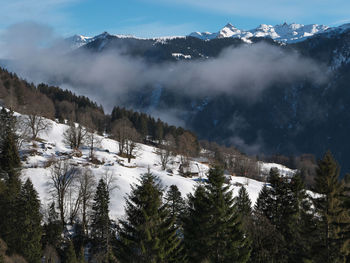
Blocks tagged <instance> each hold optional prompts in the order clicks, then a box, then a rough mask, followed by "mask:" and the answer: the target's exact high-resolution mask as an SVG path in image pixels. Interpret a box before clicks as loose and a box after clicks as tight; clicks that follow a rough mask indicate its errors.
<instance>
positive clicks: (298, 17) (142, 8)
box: [0, 0, 350, 37]
mask: <svg viewBox="0 0 350 263" xmlns="http://www.w3.org/2000/svg"><path fill="white" fill-rule="evenodd" d="M0 6H1V8H0V31H3V30H5V29H6V28H7V27H8V26H10V25H11V24H15V23H20V22H24V21H34V22H39V23H42V24H45V25H48V26H51V27H52V28H53V29H54V30H55V32H57V33H58V34H61V35H64V36H69V35H72V34H75V33H77V34H83V35H96V34H98V33H101V32H103V31H108V32H110V33H114V34H132V35H136V36H140V37H153V36H166V35H185V34H188V33H190V32H193V31H211V32H213V31H218V30H219V29H220V28H221V27H223V26H224V25H225V24H226V23H227V22H231V23H232V24H234V25H235V26H237V27H239V28H243V29H251V28H254V27H256V26H258V25H259V24H262V23H264V24H272V25H275V24H279V23H283V22H288V23H291V22H296V23H303V24H311V23H317V24H326V25H330V26H336V25H340V24H343V23H347V22H350V13H349V12H348V11H349V10H350V1H349V0H332V1H331V0H293V1H290V0H243V1H242V0H239V1H238V0H99V1H98V0H0Z"/></svg>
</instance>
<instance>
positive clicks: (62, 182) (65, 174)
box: [49, 160, 79, 226]
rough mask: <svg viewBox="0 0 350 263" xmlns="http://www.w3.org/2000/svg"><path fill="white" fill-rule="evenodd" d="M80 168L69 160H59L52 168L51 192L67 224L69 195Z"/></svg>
mask: <svg viewBox="0 0 350 263" xmlns="http://www.w3.org/2000/svg"><path fill="white" fill-rule="evenodd" d="M78 174H79V169H78V168H76V167H73V166H72V165H70V164H69V162H68V160H59V161H57V162H56V163H55V164H54V165H53V167H52V168H51V173H50V181H49V186H50V192H51V194H52V195H53V197H54V198H55V199H56V200H57V205H58V209H59V212H60V219H61V222H62V225H63V226H64V225H65V217H66V212H67V197H68V195H69V194H70V191H69V190H70V187H71V186H72V184H73V183H74V181H75V180H76V179H77V176H78Z"/></svg>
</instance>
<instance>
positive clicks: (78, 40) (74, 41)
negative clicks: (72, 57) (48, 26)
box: [66, 35, 94, 49]
mask: <svg viewBox="0 0 350 263" xmlns="http://www.w3.org/2000/svg"><path fill="white" fill-rule="evenodd" d="M93 39H94V38H93V37H86V36H82V35H74V36H71V37H69V38H66V41H67V43H68V44H69V45H70V46H71V47H72V48H73V49H75V48H79V47H81V46H84V45H85V44H87V43H90V42H91V41H93Z"/></svg>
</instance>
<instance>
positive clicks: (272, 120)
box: [48, 24, 350, 172]
mask: <svg viewBox="0 0 350 263" xmlns="http://www.w3.org/2000/svg"><path fill="white" fill-rule="evenodd" d="M67 41H69V43H70V45H71V46H72V48H73V49H74V52H71V53H70V54H69V56H72V57H73V56H74V54H79V52H80V51H84V52H83V53H84V54H86V55H87V56H89V54H90V53H89V52H91V54H93V56H94V57H96V56H97V57H98V56H99V54H107V55H111V56H112V57H110V59H113V56H114V54H120V51H121V52H122V55H126V56H127V58H128V59H129V58H134V57H135V58H142V61H145V63H149V65H168V64H167V63H168V62H176V61H179V60H180V61H182V62H183V63H178V64H177V63H174V64H169V65H180V66H181V65H183V66H185V67H186V65H187V62H191V61H192V62H195V63H194V64H195V65H200V63H198V64H197V61H198V62H202V61H205V60H207V59H213V60H215V58H222V57H223V56H226V55H227V52H226V53H225V50H237V51H236V52H240V51H241V50H242V49H239V48H240V47H253V46H254V45H256V44H257V43H264V45H262V47H266V49H269V48H270V47H271V46H272V47H278V48H279V49H278V50H282V52H281V54H286V53H293V54H297V56H298V57H300V58H302V59H306V60H312V61H313V62H314V63H315V64H317V65H322V70H324V72H323V74H324V75H327V76H328V79H327V81H326V83H312V82H310V81H307V80H304V79H298V80H295V81H294V80H293V82H292V83H285V82H274V83H273V84H272V85H271V86H269V87H267V88H264V90H263V91H262V93H261V94H259V97H258V99H257V100H255V101H254V102H253V103H252V102H250V101H247V100H243V99H242V98H239V97H237V96H233V95H230V94H225V93H215V94H208V93H206V92H197V93H196V94H190V93H186V92H184V91H190V90H193V89H194V90H195V89H196V88H197V86H201V85H202V84H203V80H201V79H197V78H195V77H194V78H193V79H194V84H193V83H192V84H183V83H184V82H181V80H182V78H183V75H181V74H178V75H176V76H173V79H176V80H179V82H174V81H172V82H171V83H167V82H166V80H170V78H169V79H167V78H165V79H164V77H163V76H161V75H156V77H157V76H158V77H159V79H160V80H161V81H163V82H161V81H158V79H155V80H154V82H152V83H147V84H146V83H142V82H141V81H139V82H137V83H136V84H135V87H131V85H132V84H129V83H128V85H130V86H128V89H129V90H130V91H132V92H128V94H127V95H125V97H121V96H118V98H117V97H116V98H115V101H116V102H117V101H118V103H120V104H122V105H121V106H125V107H128V108H132V109H135V110H139V111H142V112H146V113H150V114H152V113H154V112H157V113H163V114H164V115H166V114H168V115H169V114H172V115H174V116H171V117H174V118H172V120H173V119H176V120H181V124H183V125H184V126H185V127H186V128H188V129H191V130H193V131H194V132H196V134H198V136H199V138H200V139H208V140H211V141H217V142H220V143H225V144H233V145H236V146H237V147H239V148H240V149H241V150H243V151H246V152H249V153H251V154H253V153H254V154H255V153H259V154H260V153H267V154H274V153H282V154H285V155H298V154H302V153H312V154H315V155H316V156H317V157H321V156H322V154H324V152H325V151H327V150H328V149H330V150H332V151H333V152H334V153H335V157H336V158H337V159H338V160H339V162H340V164H341V165H342V166H343V168H344V169H343V171H344V172H349V171H350V137H349V134H348V133H349V131H350V84H349V83H350V24H345V25H342V26H339V27H327V26H324V25H305V26H304V25H300V24H282V25H277V26H268V25H261V26H259V27H257V28H256V29H253V30H239V29H237V28H235V27H234V26H232V25H231V24H228V25H226V26H225V27H224V28H222V29H221V30H220V31H218V32H217V33H198V32H197V33H191V34H189V35H188V36H172V37H162V38H149V39H145V38H138V37H134V36H130V35H112V34H109V33H107V32H104V33H102V34H100V35H97V36H95V37H85V36H78V35H76V36H73V37H71V38H69V39H67ZM247 43H249V44H247ZM111 50H112V51H113V50H116V51H118V52H116V53H114V52H110V51H111ZM223 51H224V52H223ZM266 53H268V52H267V51H266V50H264V49H261V50H260V53H255V54H249V53H247V52H246V53H245V55H247V56H249V57H252V56H257V57H258V59H257V60H256V61H258V62H259V59H260V57H262V56H263V55H265V54H266ZM236 55H239V54H236ZM116 59H118V57H116ZM235 59H236V57H231V58H228V59H227V60H226V64H225V65H224V67H230V66H231V64H232V63H234V60H235ZM240 59H241V61H243V62H244V57H242V56H241V57H240ZM131 60H132V59H131ZM136 60H138V59H136ZM86 61H87V63H88V62H89V60H86ZM210 61H212V60H210ZM210 61H209V62H210ZM243 62H242V63H243ZM243 64H244V63H243ZM285 64H288V62H285ZM147 65H148V64H147ZM236 66H237V63H236ZM242 66H243V67H244V65H242ZM265 66H266V67H269V65H265ZM77 67H79V65H77ZM237 67H238V69H239V67H240V65H238V66H237ZM292 67H293V66H291V69H292ZM212 70H225V68H220V67H219V68H218V67H212ZM274 70H277V71H278V68H277V69H276V68H274ZM303 70H306V71H307V72H309V71H308V69H307V68H303ZM130 71H132V69H130ZM263 72H264V71H263ZM270 72H271V71H270ZM184 73H186V72H183V74H184ZM56 74H57V73H56V72H52V75H51V76H49V77H48V78H49V79H50V81H51V79H52V83H50V84H54V85H64V84H70V86H72V87H74V86H75V85H79V83H77V82H74V81H75V79H74V78H69V77H66V76H63V77H62V78H59V80H58V81H57V78H56ZM126 74H127V72H126ZM223 76H224V75H223ZM263 76H264V77H265V76H266V78H268V77H269V76H268V75H266V74H264V75H263ZM284 77H288V72H287V74H286V75H285V76H284ZM246 78H247V79H249V78H250V75H246ZM196 81H197V82H196ZM69 82H70V83H69ZM159 83H162V84H159ZM174 83H175V84H174ZM250 83H251V82H250ZM250 83H249V82H248V84H247V83H245V82H243V83H242V84H241V86H240V87H239V88H240V89H241V90H249V89H250V87H249V85H250ZM84 84H85V83H84ZM204 84H205V83H204ZM259 84H260V83H259V82H257V83H256V85H259ZM110 85H111V87H110V88H111V89H113V88H115V89H118V88H119V87H118V80H115V81H114V82H112V83H111V84H110ZM172 85H173V86H172ZM181 85H185V86H181ZM229 85H230V83H229ZM174 86H176V88H174ZM179 86H181V87H180V88H179ZM94 88H96V90H98V88H99V87H98V86H93V85H92V87H91V89H94ZM212 88H213V89H216V88H217V87H216V83H215V82H213V83H212ZM197 90H198V89H197ZM105 96H109V97H108V99H109V100H110V101H112V100H113V99H114V98H113V96H111V95H110V94H105ZM158 116H160V117H161V115H158ZM169 120H170V119H168V122H169Z"/></svg>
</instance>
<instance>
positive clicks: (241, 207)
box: [235, 186, 252, 218]
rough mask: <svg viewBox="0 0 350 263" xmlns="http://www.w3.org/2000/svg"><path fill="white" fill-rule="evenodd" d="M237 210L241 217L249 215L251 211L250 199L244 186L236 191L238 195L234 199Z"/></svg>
mask: <svg viewBox="0 0 350 263" xmlns="http://www.w3.org/2000/svg"><path fill="white" fill-rule="evenodd" d="M235 201H236V206H237V211H238V212H239V213H240V215H241V216H242V217H244V218H245V217H249V216H250V215H251V213H252V201H250V198H249V194H248V192H247V189H246V188H245V187H244V186H241V188H240V189H239V191H238V196H237V197H236V199H235Z"/></svg>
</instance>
